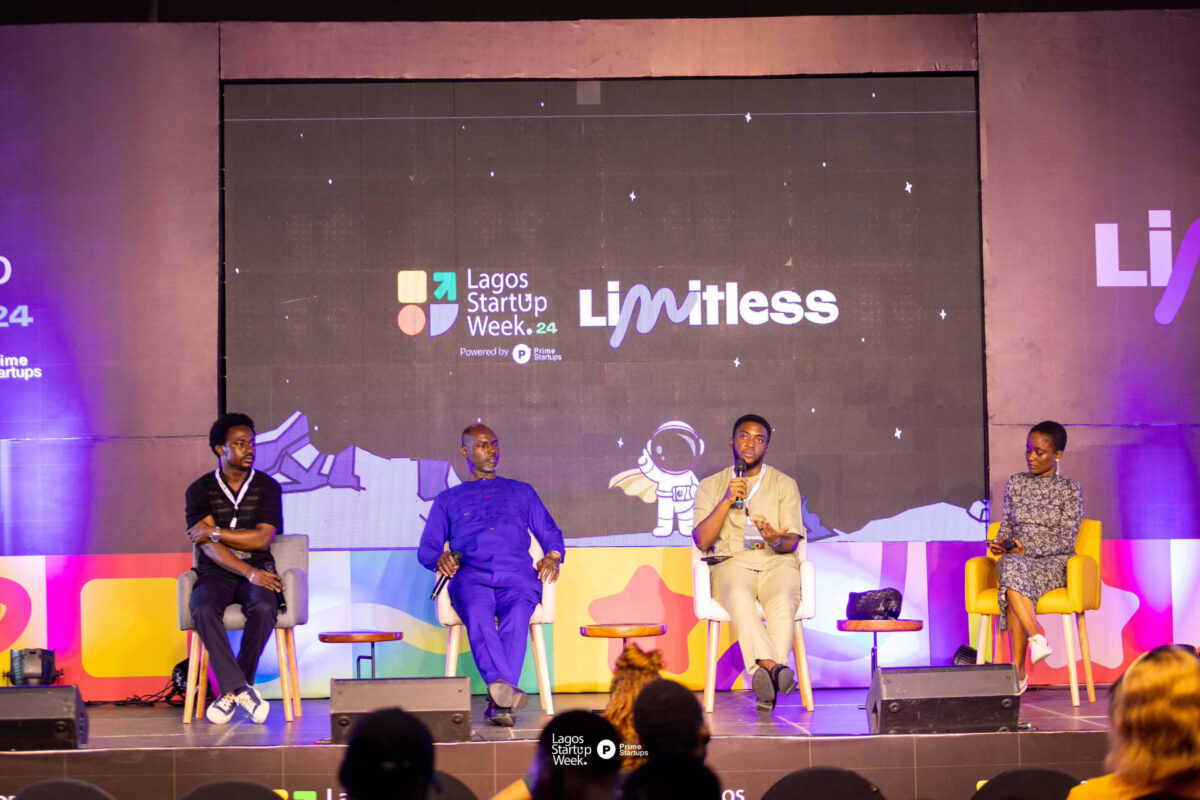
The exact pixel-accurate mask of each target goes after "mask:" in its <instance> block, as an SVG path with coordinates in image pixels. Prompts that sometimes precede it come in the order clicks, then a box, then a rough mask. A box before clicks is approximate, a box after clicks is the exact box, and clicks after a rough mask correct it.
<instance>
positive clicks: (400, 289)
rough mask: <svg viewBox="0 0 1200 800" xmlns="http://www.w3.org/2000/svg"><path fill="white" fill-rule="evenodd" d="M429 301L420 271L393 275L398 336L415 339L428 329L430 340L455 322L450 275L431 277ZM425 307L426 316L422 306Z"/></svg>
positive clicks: (455, 291)
mask: <svg viewBox="0 0 1200 800" xmlns="http://www.w3.org/2000/svg"><path fill="white" fill-rule="evenodd" d="M433 284H434V289H433V299H434V300H435V301H443V302H429V275H428V273H426V272H425V270H423V269H405V270H400V271H399V272H397V273H396V299H397V300H398V301H399V302H400V313H398V314H397V315H396V326H397V327H398V328H400V332H401V333H404V334H407V335H409V336H416V335H417V334H418V333H420V332H421V331H423V330H425V325H426V323H428V325H429V335H430V336H441V335H442V334H443V333H445V332H446V331H448V330H450V329H451V328H453V327H454V323H455V321H457V320H458V303H457V302H456V301H457V300H458V276H457V275H455V274H454V273H453V272H435V273H433ZM425 305H428V312H426V309H425V308H423V306H425Z"/></svg>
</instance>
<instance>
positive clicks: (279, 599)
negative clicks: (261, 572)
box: [265, 567, 287, 614]
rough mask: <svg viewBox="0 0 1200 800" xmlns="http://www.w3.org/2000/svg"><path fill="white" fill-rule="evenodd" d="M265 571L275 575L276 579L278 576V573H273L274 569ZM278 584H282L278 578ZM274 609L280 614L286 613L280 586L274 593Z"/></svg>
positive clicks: (285, 600) (285, 603)
mask: <svg viewBox="0 0 1200 800" xmlns="http://www.w3.org/2000/svg"><path fill="white" fill-rule="evenodd" d="M265 571H266V572H269V573H271V574H272V575H275V576H276V577H278V575H279V573H278V572H276V571H275V568H274V567H271V568H270V569H267V570H265ZM279 582H280V583H281V584H282V583H283V579H282V578H280V580H279ZM275 607H276V608H277V609H279V613H280V614H286V613H287V598H286V597H284V596H283V587H282V586H280V587H279V591H278V592H276V593H275Z"/></svg>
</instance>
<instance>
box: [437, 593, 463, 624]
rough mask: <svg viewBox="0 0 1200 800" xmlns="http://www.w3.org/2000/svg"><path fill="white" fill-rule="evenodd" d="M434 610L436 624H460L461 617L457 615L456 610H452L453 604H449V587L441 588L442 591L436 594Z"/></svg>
mask: <svg viewBox="0 0 1200 800" xmlns="http://www.w3.org/2000/svg"><path fill="white" fill-rule="evenodd" d="M435 602H436V610H437V621H438V624H439V625H441V626H442V627H443V628H449V627H450V626H451V625H462V618H461V617H459V616H458V612H457V611H455V610H454V606H453V605H451V604H450V589H449V587H447V588H445V589H442V593H441V594H439V595H438V596H437V600H436V601H435Z"/></svg>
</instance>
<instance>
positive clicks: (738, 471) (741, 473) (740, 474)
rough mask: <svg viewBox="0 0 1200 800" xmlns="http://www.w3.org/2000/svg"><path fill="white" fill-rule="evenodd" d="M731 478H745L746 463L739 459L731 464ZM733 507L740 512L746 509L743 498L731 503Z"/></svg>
mask: <svg viewBox="0 0 1200 800" xmlns="http://www.w3.org/2000/svg"><path fill="white" fill-rule="evenodd" d="M733 477H735V478H744V477H746V462H745V461H743V460H742V459H740V458H739V459H738V460H737V461H735V462H733ZM733 507H734V508H736V509H738V510H741V509H743V508H745V507H746V501H745V500H744V499H743V498H741V497H739V498H738V499H737V500H734V501H733Z"/></svg>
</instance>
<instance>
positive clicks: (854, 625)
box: [837, 619, 925, 633]
mask: <svg viewBox="0 0 1200 800" xmlns="http://www.w3.org/2000/svg"><path fill="white" fill-rule="evenodd" d="M923 627H925V623H924V622H922V621H921V620H919V619H839V620H838V624H837V628H838V630H839V631H866V632H867V633H889V632H892V631H919V630H921V628H923Z"/></svg>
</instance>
